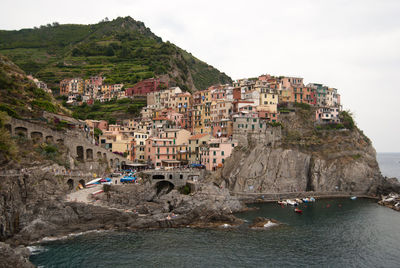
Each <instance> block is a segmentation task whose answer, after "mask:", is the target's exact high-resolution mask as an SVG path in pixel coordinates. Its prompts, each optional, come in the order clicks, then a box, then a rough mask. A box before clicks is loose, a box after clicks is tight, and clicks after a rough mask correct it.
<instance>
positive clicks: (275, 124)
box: [268, 122, 283, 127]
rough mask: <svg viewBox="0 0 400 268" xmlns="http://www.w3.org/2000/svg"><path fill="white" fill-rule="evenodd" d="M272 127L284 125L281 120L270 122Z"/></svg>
mask: <svg viewBox="0 0 400 268" xmlns="http://www.w3.org/2000/svg"><path fill="white" fill-rule="evenodd" d="M268 125H269V126H271V127H283V126H282V123H281V122H268Z"/></svg>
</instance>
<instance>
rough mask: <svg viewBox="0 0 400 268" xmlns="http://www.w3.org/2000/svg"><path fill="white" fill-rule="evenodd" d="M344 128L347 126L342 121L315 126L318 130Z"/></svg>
mask: <svg viewBox="0 0 400 268" xmlns="http://www.w3.org/2000/svg"><path fill="white" fill-rule="evenodd" d="M344 128H345V127H344V125H343V124H341V123H331V124H323V125H317V126H316V127H315V129H316V130H337V129H344Z"/></svg>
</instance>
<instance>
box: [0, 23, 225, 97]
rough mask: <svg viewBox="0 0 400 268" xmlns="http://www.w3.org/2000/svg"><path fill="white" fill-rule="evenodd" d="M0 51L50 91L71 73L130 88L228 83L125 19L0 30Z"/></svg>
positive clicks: (204, 65) (200, 87) (198, 62)
mask: <svg viewBox="0 0 400 268" xmlns="http://www.w3.org/2000/svg"><path fill="white" fill-rule="evenodd" d="M0 40H1V43H0V53H1V54H4V55H6V56H8V57H9V58H10V59H11V60H12V61H14V62H15V63H16V64H17V65H18V66H19V67H21V68H22V69H23V70H24V71H25V72H27V73H28V74H32V75H33V76H35V77H37V78H39V79H41V80H43V81H45V82H46V83H48V84H49V86H50V87H51V88H53V89H57V88H58V83H59V82H60V81H61V80H62V79H64V78H69V77H74V76H84V77H89V76H91V75H97V74H103V75H104V76H106V77H107V80H106V82H107V83H123V84H125V85H126V86H131V85H133V84H135V83H137V82H138V81H141V80H143V79H146V78H149V77H154V76H167V77H168V78H169V80H170V85H176V86H179V87H181V88H182V89H184V90H196V89H204V88H206V87H208V86H211V85H213V84H218V83H230V82H231V81H232V80H231V78H230V77H229V76H227V75H226V74H224V73H221V72H220V71H218V70H217V69H215V68H214V67H212V66H210V65H208V64H207V63H205V62H203V61H201V60H199V59H197V58H195V57H194V56H193V55H191V54H190V53H188V52H186V51H184V50H183V49H181V48H179V47H177V46H175V45H174V44H172V43H170V42H163V41H162V39H161V38H160V37H158V36H156V35H155V34H154V33H152V32H151V30H150V29H149V28H147V27H146V26H145V25H144V23H143V22H140V21H136V20H134V19H132V18H131V17H125V18H121V17H119V18H117V19H115V20H112V21H102V22H99V23H97V24H91V25H78V24H64V25H60V24H58V23H53V24H48V25H47V26H41V27H40V28H34V29H22V30H19V31H0Z"/></svg>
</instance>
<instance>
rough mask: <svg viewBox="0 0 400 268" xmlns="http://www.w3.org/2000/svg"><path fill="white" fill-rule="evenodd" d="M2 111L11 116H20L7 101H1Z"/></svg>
mask: <svg viewBox="0 0 400 268" xmlns="http://www.w3.org/2000/svg"><path fill="white" fill-rule="evenodd" d="M0 111H3V112H6V113H7V114H8V115H9V116H11V117H14V118H19V115H18V113H17V112H16V111H14V110H13V109H12V108H10V107H9V106H8V105H7V104H5V103H0Z"/></svg>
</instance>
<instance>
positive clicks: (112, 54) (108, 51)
mask: <svg viewBox="0 0 400 268" xmlns="http://www.w3.org/2000/svg"><path fill="white" fill-rule="evenodd" d="M114 54H115V53H114V49H113V48H112V47H111V46H108V47H107V49H106V56H114Z"/></svg>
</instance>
